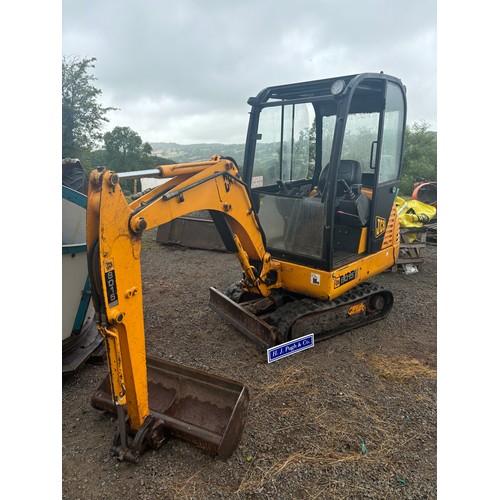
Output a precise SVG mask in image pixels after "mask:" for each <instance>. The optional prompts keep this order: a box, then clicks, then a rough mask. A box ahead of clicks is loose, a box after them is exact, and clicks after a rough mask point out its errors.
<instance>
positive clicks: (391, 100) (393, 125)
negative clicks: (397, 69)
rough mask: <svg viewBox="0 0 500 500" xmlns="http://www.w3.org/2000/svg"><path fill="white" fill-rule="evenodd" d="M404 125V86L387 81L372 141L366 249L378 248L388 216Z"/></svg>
mask: <svg viewBox="0 0 500 500" xmlns="http://www.w3.org/2000/svg"><path fill="white" fill-rule="evenodd" d="M405 124H406V96H405V91H404V87H403V86H402V85H401V84H400V83H398V82H394V81H390V80H388V81H387V85H386V94H385V108H384V112H383V113H381V116H380V127H379V134H378V137H377V140H376V141H373V143H372V148H371V157H370V165H371V167H372V168H374V186H373V197H372V213H371V218H370V233H369V237H368V252H369V253H374V252H377V251H379V250H380V249H381V247H382V242H383V240H384V236H385V232H386V229H387V226H388V221H389V216H390V214H391V210H392V206H393V204H394V201H395V199H396V195H397V192H398V188H399V182H400V178H401V165H402V154H403V143H404V134H405Z"/></svg>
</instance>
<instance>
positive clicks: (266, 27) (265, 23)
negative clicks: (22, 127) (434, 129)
mask: <svg viewBox="0 0 500 500" xmlns="http://www.w3.org/2000/svg"><path fill="white" fill-rule="evenodd" d="M435 33H436V2H435V0H423V1H420V2H400V1H398V0H379V1H372V0H362V1H357V2H351V3H347V2H339V1H337V0H330V1H328V0H324V1H323V0H309V1H300V0H288V1H286V2H285V1H274V2H272V1H270V0H267V1H264V0H255V1H253V2H244V1H233V2H230V1H222V0H212V1H210V2H206V1H202V0H191V1H183V2H179V1H175V2H174V1H171V0H163V1H159V0H158V1H133V0H122V1H112V0H101V1H96V0H90V1H87V2H81V1H78V0H65V1H64V3H63V52H64V54H67V55H69V54H76V55H80V56H93V57H96V58H97V63H96V70H95V74H96V76H97V77H98V84H99V86H100V88H101V89H102V91H103V95H102V100H103V102H104V103H105V104H106V105H112V106H116V107H119V108H120V109H121V111H120V112H115V113H113V115H114V116H113V117H111V116H110V118H112V123H111V125H126V126H130V127H131V128H133V129H134V130H137V131H138V132H139V133H140V134H141V136H142V137H143V139H144V140H160V139H158V137H161V136H164V137H163V140H170V139H169V136H172V135H175V136H179V135H180V134H181V133H182V134H186V135H185V141H186V142H190V141H194V140H195V138H196V137H202V136H205V137H209V136H210V137H211V136H213V135H214V134H215V132H217V133H220V134H221V136H220V137H219V138H218V139H217V138H215V137H213V139H214V140H217V141H219V142H229V141H228V140H227V138H226V136H227V137H229V136H234V124H235V122H236V123H242V124H243V130H242V132H241V133H240V134H239V135H240V136H241V139H242V140H244V132H245V131H244V127H245V126H246V110H247V106H246V100H247V98H248V97H249V96H250V95H255V94H256V93H257V92H258V91H259V90H261V89H262V88H263V87H266V86H269V85H274V84H279V83H289V82H293V81H301V80H311V79H315V78H326V77H329V76H334V75H339V74H349V73H357V72H362V71H382V70H383V71H384V72H386V73H390V74H394V75H395V76H399V77H400V78H401V79H402V80H403V81H404V83H405V84H406V85H407V87H408V95H409V118H410V119H412V117H415V118H414V119H420V118H422V119H425V120H426V121H428V122H430V123H431V124H432V125H434V124H435V114H436V111H435V108H436V102H435V101H436V90H435V87H436V54H435V52H436V36H435ZM141 103H143V105H141ZM155 103H156V105H155ZM241 114H242V115H243V119H242V118H240V115H241ZM208 115H210V116H212V117H213V119H212V120H210V119H206V118H203V117H204V116H208ZM232 115H237V116H238V118H234V119H228V117H231V116H232ZM221 117H225V119H224V120H222V118H221ZM115 120H116V121H117V122H115ZM125 120H128V122H125ZM214 120H222V122H217V125H215V123H214ZM196 122H198V124H199V127H200V129H199V130H198V131H197V132H195V131H196ZM188 123H189V126H187V125H186V124H188ZM221 123H227V124H228V126H227V128H224V126H223V125H222V124H221ZM230 124H232V126H233V130H232V129H231V127H230ZM176 126H177V128H175V127H176ZM201 129H203V130H201ZM152 136H154V137H155V139H150V137H152Z"/></svg>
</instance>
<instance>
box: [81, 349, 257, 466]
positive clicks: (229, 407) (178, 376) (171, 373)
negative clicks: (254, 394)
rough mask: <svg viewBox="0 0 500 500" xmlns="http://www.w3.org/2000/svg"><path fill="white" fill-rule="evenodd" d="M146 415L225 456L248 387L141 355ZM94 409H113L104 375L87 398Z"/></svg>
mask: <svg viewBox="0 0 500 500" xmlns="http://www.w3.org/2000/svg"><path fill="white" fill-rule="evenodd" d="M147 373H148V394H149V409H150V414H151V415H152V416H153V417H155V418H157V419H161V420H163V421H164V423H165V427H166V428H167V429H168V431H169V433H170V435H172V436H175V437H178V438H180V439H183V440H184V441H187V442H189V443H192V444H194V445H195V446H197V447H199V448H201V449H203V450H205V451H208V452H210V453H216V454H217V455H219V456H220V457H221V458H223V459H227V458H229V457H230V456H231V454H232V453H233V451H234V450H235V448H236V447H237V446H238V443H239V441H240V438H241V433H242V431H243V426H244V424H245V418H246V410H247V407H248V399H249V397H248V389H247V387H246V386H245V385H243V384H241V383H240V382H237V381H234V380H231V379H228V378H225V377H221V376H218V375H214V374H211V373H208V372H204V371H201V370H197V369H196V368H191V367H188V366H184V365H179V364H176V363H172V362H171V361H166V360H162V359H158V358H154V357H150V356H148V357H147ZM91 404H92V406H93V407H94V408H96V409H99V410H106V411H109V412H112V413H115V414H116V413H117V409H116V406H115V405H114V404H113V400H112V396H111V385H110V381H109V376H108V377H106V378H105V379H104V380H103V382H102V383H101V385H100V387H99V388H98V390H97V391H96V392H95V394H94V395H93V396H92V400H91Z"/></svg>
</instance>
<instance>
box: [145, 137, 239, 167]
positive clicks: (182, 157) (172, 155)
mask: <svg viewBox="0 0 500 500" xmlns="http://www.w3.org/2000/svg"><path fill="white" fill-rule="evenodd" d="M150 144H151V147H152V148H153V154H154V155H156V156H161V157H163V158H168V159H170V160H173V161H175V162H176V163H186V162H192V161H203V160H209V159H210V158H211V157H212V156H213V155H221V156H231V157H232V158H234V159H235V160H236V163H237V164H238V165H239V166H242V165H243V155H244V153H245V145H244V144H219V143H213V144H177V143H175V142H150Z"/></svg>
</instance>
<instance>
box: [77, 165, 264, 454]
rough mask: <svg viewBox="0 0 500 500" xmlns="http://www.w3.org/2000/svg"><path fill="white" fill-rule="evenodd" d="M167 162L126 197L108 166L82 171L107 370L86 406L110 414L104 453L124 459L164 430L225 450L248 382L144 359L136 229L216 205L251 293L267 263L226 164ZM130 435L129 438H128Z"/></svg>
mask: <svg viewBox="0 0 500 500" xmlns="http://www.w3.org/2000/svg"><path fill="white" fill-rule="evenodd" d="M177 167H178V168H177V169H176V168H172V167H171V166H166V167H160V168H159V169H158V172H159V174H158V176H165V177H167V176H168V177H169V178H170V180H168V181H166V182H165V184H164V185H162V186H160V187H158V188H156V189H154V190H152V191H151V192H149V193H148V194H147V195H145V196H144V197H142V198H140V199H139V200H137V201H135V202H132V203H130V204H129V203H128V202H127V200H126V198H125V195H124V194H123V192H122V190H121V187H120V177H119V175H118V174H116V173H114V172H111V171H108V170H106V169H105V168H101V169H97V170H94V171H93V172H92V174H91V177H90V188H89V195H88V205H87V253H88V265H89V270H90V279H91V288H92V298H93V302H94V307H95V311H96V316H97V326H98V329H99V332H100V333H101V335H102V336H103V337H104V339H105V345H106V351H107V360H108V371H109V377H108V379H106V381H104V382H103V385H102V386H101V388H100V389H99V391H98V393H97V394H96V395H95V396H94V398H93V405H94V406H95V407H97V408H100V409H106V410H113V411H114V412H115V413H116V414H117V415H118V418H119V421H120V425H119V429H118V434H117V436H116V438H115V443H114V445H113V450H114V454H116V455H118V456H119V457H121V458H124V459H127V460H132V461H135V460H137V458H138V456H139V455H140V454H141V453H142V451H143V450H144V449H145V448H147V446H146V444H147V443H149V444H148V446H150V447H156V446H158V443H159V442H163V438H161V436H162V435H164V434H167V433H171V434H174V435H178V436H180V437H182V438H183V439H186V440H188V441H192V442H194V443H195V444H197V445H198V446H200V447H202V448H204V449H208V450H210V451H214V452H217V453H219V455H221V456H226V457H227V456H229V455H230V454H231V452H232V450H233V449H234V447H235V446H236V445H237V443H238V441H239V437H240V434H241V430H242V427H243V422H244V417H245V410H246V406H247V404H248V390H247V388H246V387H245V386H243V385H242V384H239V383H238V382H235V381H232V380H229V379H224V378H222V377H216V376H214V375H211V374H208V373H204V372H201V371H198V370H195V369H189V373H187V371H188V369H187V368H185V367H180V366H178V365H175V364H173V363H167V362H163V361H161V360H153V361H151V360H152V359H153V358H151V360H150V361H147V359H149V358H147V356H146V344H145V333H144V317H143V304H142V283H141V268H140V254H141V240H142V232H143V231H144V230H145V229H146V228H148V229H149V228H153V227H156V226H157V225H159V224H162V223H165V222H168V221H169V220H171V219H173V218H176V217H179V216H181V215H183V214H186V213H189V212H192V211H195V210H201V209H209V210H211V211H213V212H215V213H217V212H219V213H220V214H221V219H220V223H221V224H222V223H224V222H225V223H227V224H228V227H227V231H228V234H229V231H230V232H231V234H232V244H233V246H234V249H235V253H236V255H237V257H238V259H239V261H240V263H241V266H242V269H243V272H244V280H243V281H244V283H245V286H246V287H247V288H248V290H249V291H252V292H254V293H259V294H261V295H263V296H265V295H266V294H269V289H268V287H267V285H266V284H265V283H264V280H263V279H262V273H263V272H264V273H265V272H266V269H270V268H269V264H270V258H269V256H268V255H267V254H266V252H265V245H264V242H263V239H262V232H261V230H260V228H259V225H258V222H257V219H256V217H255V214H254V212H253V209H252V204H251V201H250V198H249V197H248V194H247V192H246V187H245V185H244V184H243V183H242V182H241V180H240V179H239V174H238V171H237V170H236V168H235V166H234V165H233V164H232V163H231V162H229V161H225V160H221V159H220V158H219V157H214V158H213V159H212V160H211V161H209V162H204V163H198V164H190V165H188V166H180V167H179V166H177ZM172 176H173V177H172ZM224 216H227V217H224ZM243 246H244V248H245V250H244V249H243ZM207 415H208V416H210V415H212V418H210V417H207ZM209 422H215V423H212V424H210V423H209ZM131 436H134V440H133V442H132V444H129V440H130V437H131ZM159 436H160V437H159ZM228 454H229V455H228Z"/></svg>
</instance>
